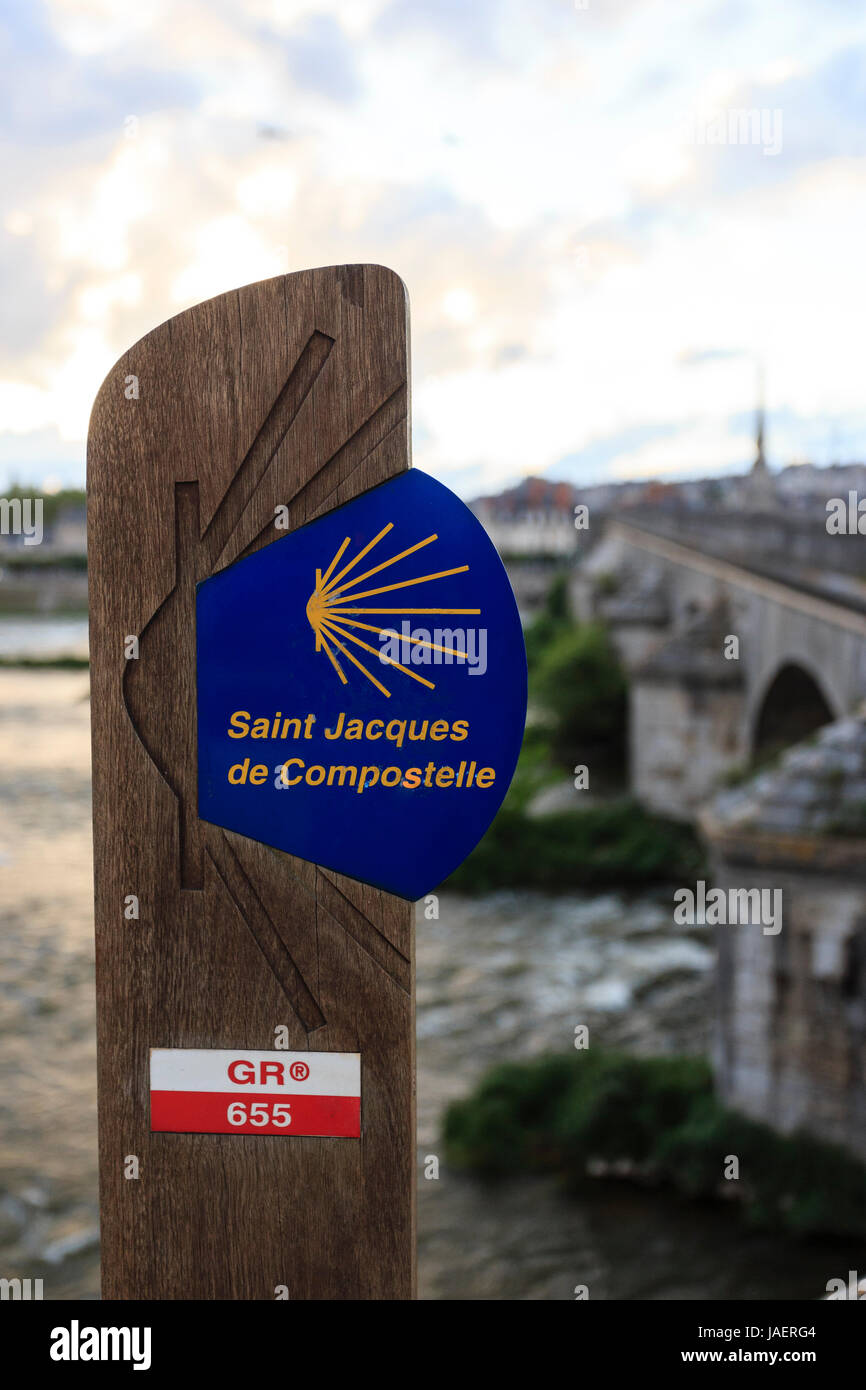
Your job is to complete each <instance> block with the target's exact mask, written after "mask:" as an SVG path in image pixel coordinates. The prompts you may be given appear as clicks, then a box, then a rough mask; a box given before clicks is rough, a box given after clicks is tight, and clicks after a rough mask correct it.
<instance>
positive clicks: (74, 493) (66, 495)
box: [3, 483, 87, 530]
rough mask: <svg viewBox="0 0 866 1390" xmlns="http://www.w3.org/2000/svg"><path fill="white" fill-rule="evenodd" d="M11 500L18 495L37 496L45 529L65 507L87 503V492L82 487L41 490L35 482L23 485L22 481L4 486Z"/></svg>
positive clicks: (4, 494) (22, 496) (80, 505)
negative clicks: (54, 490) (40, 504)
mask: <svg viewBox="0 0 866 1390" xmlns="http://www.w3.org/2000/svg"><path fill="white" fill-rule="evenodd" d="M3 496H4V497H7V498H8V499H9V501H10V502H11V501H12V499H13V498H15V497H19V498H20V499H21V500H22V501H23V500H24V498H26V497H31V498H36V497H38V498H39V499H40V500H41V502H42V524H43V526H44V527H45V529H46V530H48V529H49V528H50V527H51V526H53V525H54V523H55V521H56V520H57V518H58V516H59V515H60V513H61V512H62V511H64V510H65V509H66V508H67V507H84V506H86V505H87V493H86V492H85V491H84V489H83V488H73V487H67V488H61V489H60V491H58V492H43V491H42V490H41V489H40V488H39V487H37V486H36V484H35V483H32V484H30V485H25V484H23V483H13V484H12V486H11V487H8V488H6V490H5V492H4V493H3Z"/></svg>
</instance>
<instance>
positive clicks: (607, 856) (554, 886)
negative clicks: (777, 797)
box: [447, 790, 704, 893]
mask: <svg viewBox="0 0 866 1390" xmlns="http://www.w3.org/2000/svg"><path fill="white" fill-rule="evenodd" d="M523 800H524V798H523V796H522V795H521V792H520V791H519V790H518V791H517V792H516V793H515V797H514V799H512V798H511V796H509V797H508V798H506V801H505V803H504V805H503V807H502V809H501V811H500V812H499V814H498V815H497V817H496V819H495V820H494V822H493V824H492V825H491V827H490V829H489V830H488V831H487V834H486V835H485V836H484V839H483V840H482V841H481V843H480V844H478V845H477V846H476V847H475V849H474V850H473V851H472V853H471V854H470V855H469V857H468V859H466V860H464V862H463V863H462V864H461V865H460V866H459V868H457V869H456V870H455V871H454V873H453V874H452V875H451V877H450V878H449V879H448V880H447V882H448V887H449V888H453V889H455V890H457V891H460V892H466V893H487V892H490V891H492V890H494V889H497V888H539V889H545V890H547V891H549V892H561V891H566V890H568V889H572V888H583V887H607V886H610V885H611V884H617V885H620V886H622V887H640V886H643V885H645V884H648V883H663V882H670V881H671V880H673V879H676V880H678V881H688V879H689V878H691V877H695V876H698V877H699V876H700V874H701V872H702V871H703V867H704V863H703V853H702V850H701V848H700V845H699V843H698V841H697V839H696V837H695V834H694V832H693V830H692V829H691V828H690V827H689V826H687V825H682V824H680V823H679V822H677V821H669V820H666V819H665V818H664V817H662V816H654V815H651V814H650V813H649V812H647V811H644V810H642V808H641V807H640V806H638V805H637V804H636V803H635V802H633V801H615V802H605V803H603V804H601V805H599V806H590V807H588V808H587V809H586V810H585V811H579V810H577V811H559V812H556V813H554V814H551V815H547V816H538V817H530V816H528V815H527V814H526V812H525V810H524V809H523Z"/></svg>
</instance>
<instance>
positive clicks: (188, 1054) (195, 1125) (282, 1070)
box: [150, 1047, 361, 1139]
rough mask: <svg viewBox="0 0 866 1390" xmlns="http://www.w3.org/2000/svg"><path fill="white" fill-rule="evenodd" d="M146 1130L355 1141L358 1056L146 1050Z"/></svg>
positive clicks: (358, 1112)
mask: <svg viewBox="0 0 866 1390" xmlns="http://www.w3.org/2000/svg"><path fill="white" fill-rule="evenodd" d="M150 1128H151V1130H152V1131H161V1132H168V1133H173V1134H296V1135H323V1136H330V1137H332V1138H339V1139H357V1138H359V1137H360V1134H361V1056H360V1053H358V1052H251V1051H244V1050H243V1049H228V1048H165V1047H153V1048H151V1050H150Z"/></svg>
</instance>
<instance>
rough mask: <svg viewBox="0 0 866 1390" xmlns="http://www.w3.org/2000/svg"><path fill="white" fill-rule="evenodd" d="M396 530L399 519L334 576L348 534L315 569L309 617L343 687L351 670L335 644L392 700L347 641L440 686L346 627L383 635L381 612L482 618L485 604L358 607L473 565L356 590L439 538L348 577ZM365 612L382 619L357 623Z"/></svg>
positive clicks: (417, 642) (417, 641)
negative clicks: (324, 564)
mask: <svg viewBox="0 0 866 1390" xmlns="http://www.w3.org/2000/svg"><path fill="white" fill-rule="evenodd" d="M393 529H394V523H393V522H389V523H388V525H387V526H384V527H383V528H382V530H381V531H380V532H379V533H378V535H376V536H374V537H373V539H372V540H371V541H368V542H367V544H366V545H365V546H363V547H362V548H361V550H359V551H358V553H357V555H355V556H354V557H353V558H352V559H351V560H349V561H348V563H347V564H345V565H344V566H343V568H342V569H341V570H339V571H338V573H336V574H334V570H335V569H336V568H337V565H338V564H339V563H340V561H341V559H342V558H343V556H344V554H345V553H346V549H347V547H348V546H349V543H350V537H349V536H347V537H346V539H345V540H344V541H343V543H342V545H341V546H340V547H339V549H338V550H337V552H336V554H335V555H334V558H333V559H332V561H331V563H330V564H329V565H328V568H327V569H326V570H325V571H324V572H322V570H320V569H317V570H316V582H315V588H314V589H313V592H312V593H311V594H310V597H309V599H308V600H307V621H308V622H309V624H310V627H311V628H312V630H313V635H314V637H315V639H316V651H324V653H325V655H326V656H327V657H328V660H329V661H330V663H331V665H332V666H333V668H334V670H335V671H336V672H337V675H338V676H339V678H340V680H341V681H342V683H343V685H346V684H348V682H347V678H346V674H345V672H344V671H343V668H342V666H341V665H340V662H339V661H338V660H337V657H336V656H335V654H334V652H333V651H332V650H331V648H332V647H333V648H336V650H337V651H338V652H339V653H340V654H341V656H343V657H345V658H346V660H347V661H350V662H351V663H352V665H353V666H355V667H356V668H357V670H359V671H360V672H361V673H362V674H363V675H364V676H366V677H367V680H368V681H370V682H371V683H372V684H373V685H375V687H376V689H377V690H380V691H381V692H382V694H383V695H385V696H386V697H387V698H388V699H390V697H391V692H390V690H387V689H386V688H385V686H384V685H383V684H382V682H381V681H379V680H377V678H376V677H375V676H374V675H373V673H372V672H371V671H368V670H367V667H366V666H365V665H364V664H363V662H361V661H359V659H358V658H357V657H356V656H355V654H354V653H353V652H352V651H351V649H350V648H349V647H347V646H346V645H345V643H346V642H351V643H354V644H355V645H356V646H358V647H360V648H362V650H364V651H367V652H370V653H372V655H373V656H375V657H378V658H379V660H380V661H384V662H385V664H386V665H388V666H391V667H392V668H393V669H394V670H396V671H399V672H400V673H401V674H402V675H404V676H409V677H410V679H412V680H415V681H418V682H419V683H420V684H421V685H426V686H427V687H428V688H429V689H430V690H435V689H436V687H435V685H434V684H433V682H432V681H430V680H427V679H426V678H425V677H424V676H420V675H419V674H418V672H417V671H411V670H410V669H409V667H408V666H404V665H402V664H401V663H400V662H399V661H396V660H395V659H394V658H393V657H390V656H387V655H385V653H383V652H380V651H378V650H377V649H376V648H375V647H373V646H371V645H370V643H369V642H365V641H363V640H362V638H360V637H357V636H355V634H354V633H352V632H349V631H348V630H347V629H348V628H357V629H359V630H362V631H365V632H373V633H377V634H379V635H380V636H381V634H382V633H383V632H385V631H390V628H389V624H388V623H387V622H384V621H381V622H380V621H378V619H379V616H380V615H381V617H382V618H383V619H385V618H394V617H397V616H402V615H404V614H407V615H408V614H412V615H416V614H418V615H421V614H443V615H444V614H449V615H451V614H465V615H475V616H477V615H478V614H480V612H481V609H480V608H428V607H425V608H420V607H419V608H406V607H393V608H385V607H382V608H378V607H376V608H359V607H356V606H355V605H356V604H357V602H358V600H359V599H366V598H373V597H374V596H375V595H377V594H390V593H393V592H395V591H397V590H400V589H410V588H412V587H413V586H415V585H417V584H432V583H435V581H436V580H437V579H447V578H448V577H449V576H451V575H454V574H465V573H466V572H467V571H468V569H469V566H468V565H457V566H455V567H454V568H453V569H447V570H438V571H436V572H435V573H433V574H422V575H418V576H417V577H416V578H413V579H402V580H400V581H399V582H397V583H395V584H384V585H382V586H381V587H380V588H376V589H363V590H361V591H360V592H356V590H355V586H356V585H358V584H362V583H363V582H364V580H365V579H370V578H371V577H372V576H373V575H374V574H381V572H382V571H383V570H387V569H389V568H390V567H391V566H392V565H396V564H397V563H398V561H400V560H405V559H406V558H407V557H408V556H409V555H414V554H415V553H416V551H419V550H423V549H424V547H425V546H428V545H432V544H433V543H434V542H435V541H437V540H438V539H439V536H438V535H437V534H436V533H435V532H434V534H433V535H431V536H425V538H424V539H423V540H420V541H416V542H415V544H414V545H410V546H407V547H406V548H405V549H404V550H401V551H400V552H399V553H398V554H397V555H392V556H390V558H389V559H387V560H383V561H382V562H381V564H378V565H374V566H373V567H372V569H368V570H365V571H364V572H363V573H362V574H356V575H355V576H354V578H352V579H347V578H346V576H347V575H349V574H350V573H351V572H352V571H353V570H354V569H355V567H356V566H357V564H358V563H359V561H361V560H363V559H364V557H365V556H366V555H369V553H370V551H371V550H373V548H374V547H375V546H377V545H378V544H379V542H380V541H381V540H382V539H383V538H384V537H385V536H387V534H388V532H389V531H392V530H393ZM350 615H352V616H350ZM361 615H363V616H365V617H366V616H369V617H373V618H375V619H377V621H376V622H375V623H361V622H356V621H353V618H354V617H357V616H361ZM404 640H406V641H407V642H409V643H410V644H411V645H412V646H414V647H416V648H428V649H430V650H431V651H438V652H443V653H445V654H446V655H448V656H452V657H456V658H457V659H458V660H460V661H466V660H467V659H468V653H467V652H462V651H457V650H456V649H454V648H452V647H444V646H442V645H440V644H439V643H437V642H430V641H427V640H425V639H424V638H421V637H414V636H409V637H407V638H405V639H404Z"/></svg>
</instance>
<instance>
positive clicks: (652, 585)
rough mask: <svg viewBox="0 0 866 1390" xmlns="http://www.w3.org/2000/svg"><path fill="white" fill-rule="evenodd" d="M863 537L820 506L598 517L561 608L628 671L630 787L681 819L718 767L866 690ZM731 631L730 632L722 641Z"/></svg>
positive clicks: (739, 763) (784, 740)
mask: <svg viewBox="0 0 866 1390" xmlns="http://www.w3.org/2000/svg"><path fill="white" fill-rule="evenodd" d="M861 574H863V575H866V540H864V539H863V538H861V537H858V536H828V535H827V533H826V530H825V528H824V525H823V518H822V517H820V516H819V517H818V518H817V519H816V520H814V521H813V520H809V521H805V520H804V519H802V518H799V519H794V520H791V521H790V522H788V521H786V520H785V518H784V517H780V516H779V515H773V516H765V517H761V516H760V515H758V516H755V515H751V516H749V517H747V518H742V517H737V516H736V515H735V516H733V517H731V516H730V515H728V516H724V517H720V516H710V515H701V516H698V517H695V516H694V515H688V514H685V515H681V516H675V515H674V516H671V515H669V514H668V515H657V516H645V515H643V514H641V517H640V519H639V520H636V519H633V517H632V515H631V514H629V515H620V516H615V517H612V518H610V519H609V520H608V521H607V522H606V523H605V526H604V531H603V534H602V536H601V538H600V539H599V540H598V541H596V543H595V544H594V546H593V547H592V549H590V550H589V552H588V553H587V555H586V557H585V558H584V559H583V561H582V563H581V564H580V565H579V566H578V567H577V568H576V570H575V571H574V572H573V579H572V605H573V608H574V609H575V612H576V614H577V616H578V617H580V618H581V619H583V620H588V619H592V618H598V619H601V620H603V621H604V622H605V623H606V624H607V626H608V628H609V629H610V631H611V634H612V637H613V640H614V642H615V644H616V646H617V649H618V651H619V653H620V656H621V658H622V660H623V662H624V664H625V666H626V668H627V670H628V672H629V676H630V689H631V697H630V698H631V710H630V714H631V718H630V766H631V780H632V788H633V790H634V791H635V793H636V794H637V795H638V797H639V798H640V799H641V800H642V801H643V802H644V804H646V805H648V806H650V807H652V808H653V809H654V810H658V811H660V812H664V813H666V814H668V815H675V816H680V817H690V816H692V815H693V814H694V813H695V811H696V809H697V807H698V806H699V805H700V804H701V803H702V802H703V801H704V800H706V798H707V796H708V795H709V794H710V793H711V792H712V791H713V790H714V789H715V788H716V787H717V786H718V785H719V784H720V783H723V782H724V781H726V780H731V779H732V778H733V777H735V776H736V774H737V773H739V772H740V771H742V770H745V769H746V768H747V767H749V766H751V765H754V764H755V763H758V764H760V763H761V762H762V761H769V759H770V758H771V756H772V755H773V754H775V753H777V752H778V751H779V750H780V749H782V748H784V747H787V746H789V745H790V744H792V743H795V742H797V741H798V740H800V739H802V738H803V737H805V736H806V735H808V734H810V733H811V732H812V731H813V730H815V729H816V728H818V727H820V726H821V725H823V724H827V723H829V722H830V721H832V720H834V719H838V718H841V717H842V716H843V715H846V714H849V713H852V712H854V711H855V710H856V709H858V707H859V706H860V705H861V702H862V701H863V700H864V698H866V582H864V580H863V579H861V577H860V576H861ZM732 639H734V640H732Z"/></svg>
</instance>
